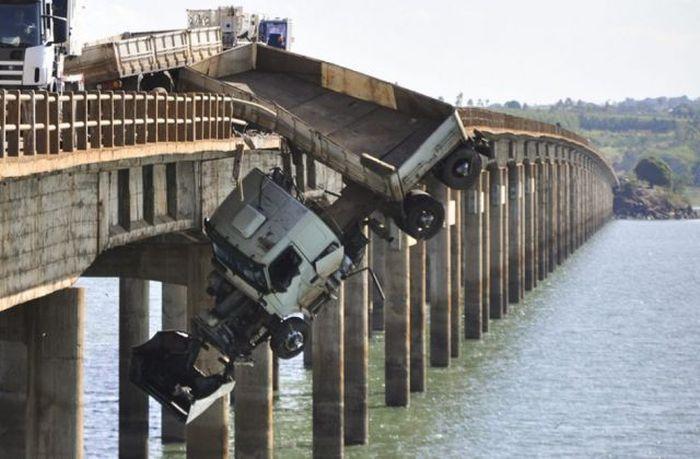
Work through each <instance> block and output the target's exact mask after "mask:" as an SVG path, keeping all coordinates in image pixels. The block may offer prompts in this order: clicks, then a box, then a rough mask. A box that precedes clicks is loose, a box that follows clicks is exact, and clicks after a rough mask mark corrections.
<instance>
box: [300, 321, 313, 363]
mask: <svg viewBox="0 0 700 459" xmlns="http://www.w3.org/2000/svg"><path fill="white" fill-rule="evenodd" d="M313 343H314V330H313V327H311V329H310V330H309V336H307V337H306V344H305V345H304V355H303V357H302V358H303V359H304V368H305V369H307V370H311V369H312V368H313V361H314V351H313V348H314V345H313Z"/></svg>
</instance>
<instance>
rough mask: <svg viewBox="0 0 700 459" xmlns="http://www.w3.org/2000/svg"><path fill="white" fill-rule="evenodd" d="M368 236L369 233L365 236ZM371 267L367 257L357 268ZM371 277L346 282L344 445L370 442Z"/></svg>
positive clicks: (359, 277) (365, 276) (357, 276)
mask: <svg viewBox="0 0 700 459" xmlns="http://www.w3.org/2000/svg"><path fill="white" fill-rule="evenodd" d="M365 234H366V233H365ZM367 266H368V257H367V256H365V257H363V259H362V262H361V263H360V265H359V266H357V267H356V269H364V268H366V267H367ZM368 302H369V277H368V273H367V272H366V271H365V272H363V273H360V274H356V275H354V276H352V277H350V278H349V279H347V280H346V281H345V343H344V346H345V350H344V352H345V395H344V397H345V414H344V415H345V433H344V435H345V444H346V445H362V444H365V443H367V437H368V434H369V433H368V432H369V414H368V413H369V412H368V410H367V396H368V382H367V371H368V360H369V330H368V328H369V322H368V314H369V306H368Z"/></svg>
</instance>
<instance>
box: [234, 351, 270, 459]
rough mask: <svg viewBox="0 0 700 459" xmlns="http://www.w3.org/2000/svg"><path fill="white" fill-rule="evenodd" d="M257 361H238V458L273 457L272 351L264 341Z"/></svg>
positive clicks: (236, 444)
mask: <svg viewBox="0 0 700 459" xmlns="http://www.w3.org/2000/svg"><path fill="white" fill-rule="evenodd" d="M252 357H253V361H254V364H253V365H252V366H251V365H239V364H236V370H235V371H236V389H235V394H236V396H235V397H234V416H235V422H234V431H235V432H234V445H235V453H236V454H235V456H236V457H237V458H272V457H273V450H274V441H273V418H272V351H271V350H270V346H269V344H268V343H262V344H261V345H260V346H258V347H257V348H256V349H255V350H254V351H253V354H252Z"/></svg>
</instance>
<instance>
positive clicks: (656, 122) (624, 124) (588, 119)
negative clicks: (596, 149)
mask: <svg viewBox="0 0 700 459" xmlns="http://www.w3.org/2000/svg"><path fill="white" fill-rule="evenodd" d="M579 123H580V125H581V129H585V130H587V131H611V132H627V131H650V132H657V133H662V132H671V131H674V130H675V129H676V120H673V119H662V118H644V117H635V116H617V117H603V116H588V115H583V114H581V115H579Z"/></svg>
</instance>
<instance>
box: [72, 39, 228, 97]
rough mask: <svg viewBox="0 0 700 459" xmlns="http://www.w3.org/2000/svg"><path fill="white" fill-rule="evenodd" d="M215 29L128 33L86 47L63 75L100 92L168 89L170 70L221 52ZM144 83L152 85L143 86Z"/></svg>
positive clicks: (73, 59) (170, 80)
mask: <svg viewBox="0 0 700 459" xmlns="http://www.w3.org/2000/svg"><path fill="white" fill-rule="evenodd" d="M222 49H223V47H222V42H221V30H220V29H219V28H218V27H202V28H194V29H180V30H165V31H151V32H128V33H123V34H120V35H116V36H113V37H108V38H105V39H102V40H99V41H95V42H92V43H87V44H86V45H85V46H84V47H83V49H82V53H81V55H80V56H75V57H72V58H70V59H68V60H67V61H66V73H67V74H71V75H82V76H83V80H84V81H85V85H86V86H88V87H100V88H104V89H137V90H140V89H153V87H151V86H159V87H164V88H166V89H171V88H169V87H168V86H171V84H172V83H171V82H172V77H171V76H170V74H169V73H166V72H170V71H171V70H174V69H178V68H180V67H185V66H188V65H191V64H194V63H197V62H199V61H202V60H205V59H207V58H209V57H212V56H214V55H216V54H218V53H220V52H221V51H222ZM144 79H152V80H153V81H154V83H153V84H152V85H150V86H147V85H146V84H145V83H144Z"/></svg>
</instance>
